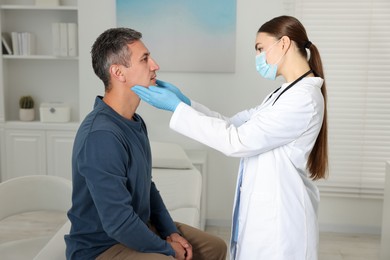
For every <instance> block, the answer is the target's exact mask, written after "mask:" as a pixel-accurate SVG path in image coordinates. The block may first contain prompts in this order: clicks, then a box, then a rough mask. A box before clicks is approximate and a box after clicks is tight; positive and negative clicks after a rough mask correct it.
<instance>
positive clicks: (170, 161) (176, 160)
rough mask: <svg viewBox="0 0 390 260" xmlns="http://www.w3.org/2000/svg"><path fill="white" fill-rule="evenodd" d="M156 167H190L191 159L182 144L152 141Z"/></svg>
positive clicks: (153, 160) (154, 165)
mask: <svg viewBox="0 0 390 260" xmlns="http://www.w3.org/2000/svg"><path fill="white" fill-rule="evenodd" d="M150 147H151V149H152V166H153V167H154V168H170V169H190V168H192V167H193V165H192V163H191V161H190V159H189V158H188V156H187V154H186V153H185V151H184V150H183V148H182V147H181V146H179V145H178V144H174V143H163V142H155V141H151V142H150Z"/></svg>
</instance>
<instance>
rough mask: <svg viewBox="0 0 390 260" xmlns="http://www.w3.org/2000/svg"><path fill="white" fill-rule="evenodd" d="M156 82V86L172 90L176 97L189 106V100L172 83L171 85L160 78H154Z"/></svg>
mask: <svg viewBox="0 0 390 260" xmlns="http://www.w3.org/2000/svg"><path fill="white" fill-rule="evenodd" d="M156 83H157V86H159V87H161V88H166V89H168V90H170V91H172V92H173V93H175V94H176V96H177V97H178V98H180V100H181V101H183V102H184V103H186V104H187V105H189V106H191V100H190V99H189V98H188V97H186V96H185V95H184V94H183V93H181V91H180V89H178V88H177V87H175V86H174V85H172V84H170V83H168V82H164V81H162V80H156Z"/></svg>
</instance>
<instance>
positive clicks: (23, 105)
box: [19, 96, 35, 121]
mask: <svg viewBox="0 0 390 260" xmlns="http://www.w3.org/2000/svg"><path fill="white" fill-rule="evenodd" d="M19 108H20V109H19V119H20V120H21V121H33V120H34V118H35V111H34V99H33V98H32V97H31V96H23V97H21V98H20V100H19Z"/></svg>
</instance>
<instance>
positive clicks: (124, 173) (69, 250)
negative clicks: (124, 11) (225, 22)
mask: <svg viewBox="0 0 390 260" xmlns="http://www.w3.org/2000/svg"><path fill="white" fill-rule="evenodd" d="M141 36H142V35H141V33H139V32H137V31H134V30H132V29H128V28H113V29H109V30H107V31H105V32H103V33H102V34H101V35H100V36H99V37H98V38H97V39H96V41H95V43H94V44H93V46H92V51H91V54H92V66H93V69H94V71H95V73H96V75H97V76H98V77H99V78H100V79H101V80H102V81H103V83H104V87H105V94H104V97H100V96H98V97H96V100H95V105H94V109H93V111H92V112H91V113H90V114H89V115H87V117H86V118H85V119H84V121H83V122H82V124H81V125H80V128H79V130H78V132H77V135H76V139H75V142H74V147H73V156H72V171H73V195H72V207H71V209H70V210H69V212H68V217H69V219H70V221H71V223H72V227H71V229H70V234H69V235H66V236H65V242H66V257H67V259H82V260H86V259H110V260H111V259H145V260H153V259H156V260H157V259H186V260H187V259H195V260H201V259H205V260H219V259H221V260H222V259H223V260H225V258H226V252H227V248H226V244H225V243H224V241H223V240H221V239H220V238H217V237H214V236H212V235H210V234H207V233H205V232H203V231H201V230H198V229H195V228H193V227H190V226H188V225H184V224H180V223H175V222H173V220H172V218H171V216H170V215H169V213H168V211H167V209H166V207H165V205H164V203H163V201H162V198H161V196H160V193H159V191H158V190H157V188H156V186H155V184H154V183H153V182H152V176H151V172H152V165H151V152H150V145H149V140H148V136H147V130H146V126H145V123H144V121H143V119H142V118H141V116H140V115H138V114H137V113H136V109H137V107H138V105H139V103H140V99H139V97H138V96H137V95H136V94H135V93H134V92H133V91H132V90H131V88H132V87H133V86H135V85H141V86H145V87H146V86H150V85H155V84H156V71H157V70H158V69H159V66H158V65H157V63H156V62H155V61H154V60H153V59H152V58H151V56H150V52H149V51H148V49H147V48H146V47H145V45H144V44H143V42H142V41H141ZM188 185H191V184H190V183H189V184H188Z"/></svg>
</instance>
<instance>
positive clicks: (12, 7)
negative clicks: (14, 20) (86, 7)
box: [0, 5, 78, 11]
mask: <svg viewBox="0 0 390 260" xmlns="http://www.w3.org/2000/svg"><path fill="white" fill-rule="evenodd" d="M0 9H1V10H61V11H62V10H73V11H75V10H77V9H78V8H77V6H70V5H59V6H43V5H41V6H37V5H0Z"/></svg>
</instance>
